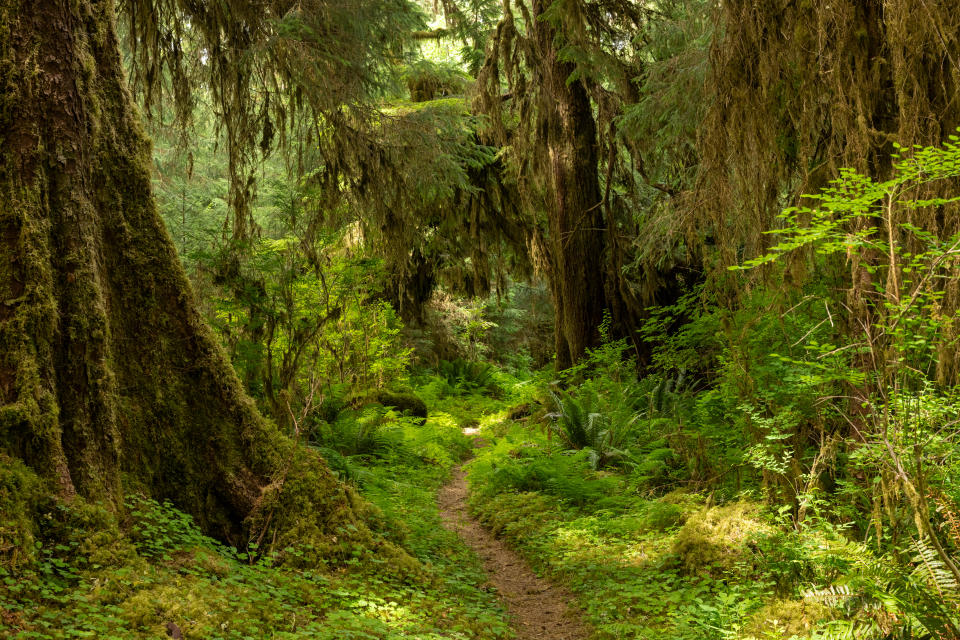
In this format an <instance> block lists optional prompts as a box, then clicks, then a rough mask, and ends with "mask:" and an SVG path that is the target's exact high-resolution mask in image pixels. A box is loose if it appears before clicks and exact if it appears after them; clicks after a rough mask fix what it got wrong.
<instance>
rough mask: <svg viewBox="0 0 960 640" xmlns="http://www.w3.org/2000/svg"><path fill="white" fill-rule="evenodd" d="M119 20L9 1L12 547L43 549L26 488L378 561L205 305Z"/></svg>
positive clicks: (7, 282) (4, 115)
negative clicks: (203, 311)
mask: <svg viewBox="0 0 960 640" xmlns="http://www.w3.org/2000/svg"><path fill="white" fill-rule="evenodd" d="M113 6H114V5H113V3H109V2H108V3H97V2H90V1H89V0H81V1H79V2H77V1H76V0H63V1H62V2H50V3H43V4H42V5H35V4H33V3H28V2H26V1H25V0H3V2H2V3H0V35H3V36H4V37H3V38H2V39H0V87H3V88H4V91H3V94H2V95H3V110H2V111H0V125H2V127H0V259H2V260H3V262H4V264H9V265H12V268H10V269H3V270H0V344H2V345H3V351H2V352H0V455H2V456H4V458H3V460H14V461H16V460H19V462H15V463H13V462H12V463H11V465H13V466H11V467H10V468H11V469H13V471H12V472H10V473H12V474H13V475H10V476H5V478H6V479H5V480H4V482H5V483H7V484H10V485H11V486H12V485H13V484H16V483H19V484H18V485H17V486H22V490H18V491H17V492H16V497H15V498H14V497H7V498H3V499H4V500H8V501H11V500H12V502H10V505H11V508H12V509H13V511H11V514H13V515H11V516H10V518H11V519H10V521H9V526H8V525H7V524H5V525H4V527H7V528H9V532H8V534H7V535H9V536H10V537H11V539H12V538H13V537H15V538H16V540H17V542H16V543H15V548H20V547H21V546H22V544H23V543H22V541H23V540H28V539H29V537H30V536H32V535H35V531H36V528H35V526H36V523H35V522H34V524H31V518H33V519H34V520H35V515H36V505H37V504H39V503H38V502H37V499H38V498H39V497H40V495H41V493H42V492H40V490H39V488H38V487H39V486H40V485H38V484H37V483H36V482H34V481H33V480H31V478H32V477H33V476H31V475H30V474H31V473H32V474H34V475H35V476H39V477H41V478H43V479H44V481H46V482H48V483H49V486H51V487H53V488H54V491H52V492H51V491H49V490H48V491H47V493H48V494H50V493H55V494H56V495H57V497H58V499H62V500H64V501H65V503H67V504H71V505H75V506H76V508H80V507H82V506H83V505H87V504H92V503H95V502H97V501H101V502H102V503H103V504H104V505H108V506H110V508H111V509H113V510H114V511H117V510H120V509H121V496H122V495H123V494H124V493H128V492H133V491H142V492H144V493H146V494H147V495H150V496H152V497H154V498H156V499H158V500H163V499H169V500H171V501H172V502H173V503H174V504H175V505H177V506H178V507H179V508H180V509H182V510H184V511H186V512H188V513H190V514H191V515H192V516H193V517H194V518H195V519H196V521H197V522H198V524H199V525H200V526H201V528H202V529H203V530H204V532H206V533H207V534H210V535H213V536H215V537H217V538H220V539H221V540H226V541H228V542H230V543H232V544H235V545H241V546H242V545H246V544H247V543H249V542H250V541H252V540H253V539H259V538H261V537H263V536H264V533H265V532H266V534H267V536H266V537H263V540H265V541H269V542H271V543H273V542H278V541H279V542H283V543H284V544H294V543H310V544H313V543H316V548H317V549H318V551H317V555H316V558H314V559H315V560H318V559H320V558H321V557H323V556H324V554H327V553H332V552H333V549H334V547H333V546H331V544H330V543H329V541H330V539H331V536H333V535H336V536H338V540H340V541H341V543H340V544H345V545H351V544H352V545H355V546H359V547H364V548H379V546H382V543H381V542H379V541H378V539H377V537H376V536H374V535H373V534H371V533H370V531H369V529H368V528H367V527H366V526H365V525H364V523H363V519H362V517H361V516H360V515H359V513H361V512H362V509H360V508H358V503H357V501H356V500H352V499H351V497H350V496H349V494H348V493H347V492H346V491H345V489H344V487H342V486H341V485H340V484H339V483H338V482H337V481H336V480H335V478H334V477H333V476H332V474H331V473H330V472H329V470H328V469H327V467H326V466H325V465H324V464H323V462H322V461H320V460H319V459H317V458H316V457H315V456H314V457H313V458H312V459H306V458H304V455H305V454H304V453H302V452H301V451H300V450H299V449H297V448H296V445H295V444H294V443H292V442H291V441H290V440H289V439H287V438H285V437H284V436H282V435H281V434H280V433H279V432H278V431H277V428H276V426H275V425H273V424H272V423H270V422H269V421H266V420H264V418H263V417H262V416H261V415H260V414H259V413H258V412H257V410H256V408H255V407H254V405H253V402H252V401H251V400H250V399H249V398H248V397H247V396H246V395H245V393H244V391H243V387H242V385H241V383H240V381H239V380H238V378H237V376H236V374H235V373H234V371H233V369H232V368H231V367H230V364H229V361H228V359H227V357H226V355H225V354H224V352H223V350H222V348H221V347H220V346H219V345H218V343H217V341H216V339H215V338H214V336H213V334H212V332H211V331H210V329H209V328H208V327H207V326H206V325H205V324H204V322H203V320H202V318H201V317H200V315H199V313H198V312H197V310H196V305H195V302H194V297H193V292H192V291H191V288H190V285H189V283H188V281H187V278H186V276H185V274H184V273H183V270H182V267H181V266H180V262H179V260H178V258H177V255H176V253H175V250H174V247H173V244H172V243H171V241H170V239H169V237H168V235H167V232H166V230H165V229H164V227H163V224H162V222H161V219H160V217H159V215H158V213H157V210H156V206H155V203H154V200H153V196H152V194H151V189H150V177H151V176H150V171H151V155H150V144H149V141H148V139H147V138H146V136H145V134H144V132H143V130H142V128H141V126H140V124H139V122H138V120H137V117H136V111H135V109H134V107H133V104H132V101H131V97H130V94H129V92H128V90H127V86H126V83H125V80H124V76H123V69H122V67H121V60H120V54H119V47H118V42H117V39H116V34H115V31H114V22H115V16H114V15H113ZM63 34H69V35H70V37H69V38H64V37H62V36H63ZM8 88H15V90H11V91H9V92H8V91H7V89H8ZM290 460H294V461H295V464H293V465H291V464H290V463H289V461H290ZM2 468H3V469H6V468H7V465H3V466H2ZM37 482H39V481H37ZM7 493H9V494H10V495H11V496H13V495H14V494H13V492H12V490H11V491H8V492H7ZM75 494H79V496H80V498H85V499H86V500H83V499H80V498H75V497H74V495H75ZM4 514H6V510H4ZM5 522H6V521H5ZM344 527H346V528H344ZM5 530H6V529H5Z"/></svg>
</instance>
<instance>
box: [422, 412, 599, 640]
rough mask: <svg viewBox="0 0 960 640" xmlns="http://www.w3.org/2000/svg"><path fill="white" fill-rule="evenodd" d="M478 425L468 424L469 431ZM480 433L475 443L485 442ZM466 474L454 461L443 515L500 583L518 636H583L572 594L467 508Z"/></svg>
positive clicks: (552, 639)
mask: <svg viewBox="0 0 960 640" xmlns="http://www.w3.org/2000/svg"><path fill="white" fill-rule="evenodd" d="M471 431H473V432H474V433H475V430H473V429H465V430H464V433H466V434H467V435H474V434H473V433H470V432H471ZM484 445H485V443H483V441H482V440H480V439H479V438H476V439H475V440H474V446H475V447H480V446H484ZM467 496H468V488H467V478H466V473H465V472H464V471H463V468H462V467H459V466H458V467H455V468H454V469H453V475H452V477H451V479H450V481H449V482H448V483H447V484H445V485H444V486H443V487H442V488H441V489H440V493H439V499H438V501H439V504H440V518H441V520H442V521H443V525H444V526H445V527H446V528H447V529H449V530H451V531H453V532H455V533H456V534H457V535H459V536H460V538H461V539H462V540H463V541H464V543H466V545H467V546H468V547H470V548H471V549H473V550H474V551H475V552H476V553H477V555H478V556H479V557H480V559H481V561H482V562H483V568H484V570H485V571H486V573H487V576H488V577H489V581H490V584H492V585H493V586H494V587H496V589H497V591H498V593H499V594H500V597H501V598H502V600H503V602H504V604H505V605H506V606H507V609H508V611H509V612H510V615H511V618H512V621H513V628H514V631H516V633H517V640H581V639H585V638H587V637H588V636H589V633H588V632H587V629H586V627H585V626H584V625H583V624H582V623H581V622H580V620H579V616H578V614H577V613H576V612H575V611H574V610H573V608H572V607H569V606H568V603H569V602H571V601H572V596H571V595H570V594H569V593H567V592H566V591H564V590H563V589H561V588H560V587H557V586H556V585H554V584H552V583H550V582H549V581H548V580H544V579H543V578H540V577H538V576H537V575H536V574H535V573H534V572H533V570H531V569H530V566H529V565H528V564H527V562H526V561H525V560H524V559H523V558H521V557H520V556H519V555H518V554H517V553H516V552H514V551H513V550H512V549H510V548H509V547H508V546H507V545H506V544H505V543H504V542H502V541H501V540H497V539H496V538H495V537H494V536H493V534H491V533H490V532H489V531H487V530H486V529H485V528H483V526H482V525H481V524H480V523H479V522H477V521H476V520H475V519H474V518H473V517H472V516H471V515H470V513H469V511H468V509H467Z"/></svg>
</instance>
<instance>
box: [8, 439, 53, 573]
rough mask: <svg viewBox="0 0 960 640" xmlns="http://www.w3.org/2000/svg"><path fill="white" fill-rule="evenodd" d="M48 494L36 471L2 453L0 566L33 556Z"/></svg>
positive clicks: (27, 560)
mask: <svg viewBox="0 0 960 640" xmlns="http://www.w3.org/2000/svg"><path fill="white" fill-rule="evenodd" d="M49 494H50V488H49V487H48V486H47V485H46V483H45V482H44V481H43V480H42V479H41V478H40V477H39V476H38V475H37V474H36V473H34V472H33V471H31V470H30V469H28V468H27V466H26V465H24V464H23V463H22V462H21V461H20V460H17V459H14V458H10V457H8V456H6V455H3V454H0V567H8V568H14V569H15V568H16V567H18V566H21V565H23V564H27V563H30V562H31V561H32V560H33V559H34V557H35V553H36V547H35V546H34V542H35V541H36V539H37V536H38V533H39V531H38V518H39V517H40V515H41V511H42V507H43V506H47V503H48V502H49V498H47V496H48V495H49Z"/></svg>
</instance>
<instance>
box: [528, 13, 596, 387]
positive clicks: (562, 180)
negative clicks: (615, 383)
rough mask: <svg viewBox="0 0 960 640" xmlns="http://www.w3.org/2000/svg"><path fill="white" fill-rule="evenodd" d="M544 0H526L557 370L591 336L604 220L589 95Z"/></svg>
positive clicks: (575, 356) (592, 340) (587, 343)
mask: <svg viewBox="0 0 960 640" xmlns="http://www.w3.org/2000/svg"><path fill="white" fill-rule="evenodd" d="M550 4H551V2H550V1H549V0H533V2H532V3H531V11H532V17H533V19H534V20H533V23H532V24H531V25H530V28H531V29H532V30H533V36H534V37H533V42H534V46H535V47H536V49H537V56H538V58H539V60H540V61H541V62H540V67H539V70H540V75H541V77H540V78H539V79H538V80H539V81H542V82H543V87H542V91H541V92H540V96H541V100H540V104H539V108H538V118H539V121H538V126H537V129H538V132H539V134H540V135H543V136H544V137H545V141H546V148H547V152H548V155H549V158H548V160H547V162H548V166H549V170H550V181H549V185H550V194H549V197H548V201H547V208H548V211H547V215H548V218H549V231H550V263H551V274H550V276H551V288H552V290H553V296H554V301H555V304H556V348H557V368H558V369H565V368H567V367H569V366H571V365H572V364H573V363H575V362H577V360H579V359H580V357H581V356H582V355H583V353H584V351H585V350H586V349H587V348H589V347H593V346H596V345H597V343H598V342H599V338H600V334H599V327H600V323H601V322H602V321H603V310H604V308H606V302H605V297H604V274H605V273H606V269H605V267H604V235H605V229H606V225H605V223H604V216H603V209H602V207H601V194H600V180H599V177H598V169H597V167H598V158H597V153H598V152H597V132H596V124H595V122H594V118H593V110H592V107H591V104H590V97H589V96H588V95H587V91H586V89H584V86H583V84H582V83H581V82H580V81H579V80H574V81H572V82H568V79H569V78H570V77H571V75H572V74H573V73H574V71H575V66H574V65H573V63H570V62H563V61H561V60H560V58H559V56H558V52H557V49H556V46H555V40H556V32H555V29H554V28H553V27H552V26H551V25H550V23H549V22H547V21H544V20H542V19H541V18H542V16H543V14H544V12H545V11H546V10H547V8H548V7H549V6H550Z"/></svg>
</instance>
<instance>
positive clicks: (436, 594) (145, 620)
mask: <svg viewBox="0 0 960 640" xmlns="http://www.w3.org/2000/svg"><path fill="white" fill-rule="evenodd" d="M439 415H440V414H439V413H436V412H435V413H434V414H433V415H432V416H431V419H430V422H428V423H427V425H425V426H413V425H411V424H408V423H403V422H402V420H401V419H400V418H397V417H394V418H393V422H394V423H395V424H394V426H395V428H396V429H398V430H399V431H401V432H402V436H403V442H404V443H406V444H405V445H404V446H405V447H406V448H408V449H409V450H411V451H424V452H425V450H426V449H428V448H429V447H428V445H433V447H435V448H436V449H435V451H441V452H443V455H429V456H428V455H423V456H388V457H387V458H377V462H376V464H373V465H370V464H366V463H365V458H363V457H357V458H352V459H351V460H350V462H351V464H352V465H353V467H354V469H356V470H358V471H360V472H361V473H362V475H363V477H364V478H365V481H364V482H363V486H364V495H365V497H366V498H367V499H369V500H370V501H371V502H372V503H373V505H375V506H372V507H370V506H368V507H367V509H368V511H369V513H368V521H369V523H370V526H372V527H374V528H376V529H377V530H378V531H382V532H383V534H384V535H385V536H387V537H388V538H389V539H390V540H392V541H394V542H395V543H397V544H404V545H407V546H406V548H407V549H409V551H410V553H411V554H413V556H414V557H415V558H416V563H415V566H412V567H411V566H409V565H401V564H398V563H395V561H393V560H391V559H390V558H389V556H386V555H384V554H382V553H381V552H375V553H370V551H372V550H366V549H359V548H356V547H352V548H351V549H350V550H347V551H346V553H343V554H342V555H340V556H339V557H332V556H329V555H328V556H327V557H326V560H327V561H328V562H330V564H331V565H334V564H335V565H336V566H335V567H331V569H325V568H324V567H323V565H313V566H309V567H306V566H304V567H301V568H299V569H294V568H292V567H291V563H290V562H287V561H284V566H280V561H281V559H283V558H284V557H285V556H286V557H296V556H297V555H298V554H304V553H307V550H305V549H302V548H299V547H296V546H291V547H288V548H286V549H282V550H279V549H278V550H276V552H274V553H265V552H264V550H263V549H259V548H258V547H257V545H256V541H251V542H250V544H248V545H247V548H246V549H245V550H242V551H240V550H236V549H233V548H230V547H227V546H225V545H224V544H222V543H220V542H217V541H215V540H212V539H210V538H208V537H205V536H204V535H202V533H201V532H200V531H199V530H198V529H197V528H196V526H195V525H194V523H193V521H192V519H191V518H190V517H189V516H188V515H187V514H184V513H182V512H181V511H179V510H177V509H176V508H175V507H174V506H173V505H172V504H170V503H169V502H163V503H161V502H158V501H155V500H152V499H149V498H145V497H143V496H139V495H131V496H128V497H127V498H126V506H127V519H126V521H125V523H124V527H123V530H122V531H121V529H120V528H119V527H118V526H117V523H116V521H115V520H113V519H112V518H111V517H110V515H109V512H107V511H106V510H105V509H102V508H96V507H92V506H89V505H84V504H83V503H82V501H80V500H75V501H74V502H73V503H72V504H70V505H64V504H59V505H51V507H50V511H49V512H48V513H47V514H46V516H44V517H43V518H42V519H40V522H41V523H42V527H41V528H40V529H38V530H37V533H36V538H35V539H34V541H33V543H32V546H33V548H34V552H33V554H32V556H31V557H30V558H29V560H28V559H27V558H26V557H25V556H21V562H20V563H19V564H18V565H17V566H15V567H13V568H12V569H13V570H11V567H10V566H9V565H6V564H4V565H0V636H3V637H5V638H6V637H9V638H16V639H23V640H26V639H28V638H32V639H42V640H47V639H49V640H61V639H66V638H77V637H96V638H107V639H113V638H116V639H120V638H123V639H124V640H128V639H131V638H156V637H164V636H166V635H167V630H166V625H167V623H173V624H175V625H177V627H178V628H179V629H180V630H181V631H182V633H183V634H184V636H185V637H190V638H222V639H224V640H241V639H243V638H261V637H273V638H287V639H290V640H294V639H297V638H321V639H324V638H325V639H329V640H341V639H343V638H358V639H359V638H382V639H384V640H399V639H400V638H410V637H417V638H431V639H434V638H435V639H437V640H439V639H440V638H460V639H470V638H476V639H477V640H480V639H483V640H488V639H495V638H506V637H508V635H509V627H508V625H507V622H506V616H505V613H504V611H503V610H502V608H501V606H500V605H499V603H498V601H497V600H496V598H495V597H494V595H493V594H492V593H490V592H489V591H488V590H487V589H486V588H484V583H485V576H484V574H483V572H482V569H481V567H480V565H479V562H478V560H477V558H476V556H474V555H473V554H472V552H470V551H469V550H468V549H467V548H466V547H464V546H463V545H462V543H460V542H459V541H458V539H457V538H456V535H455V534H453V533H451V532H449V531H447V530H446V529H444V528H443V527H442V526H440V520H439V515H438V513H437V506H436V502H435V491H436V489H437V488H438V487H439V485H440V484H441V483H442V482H443V481H444V479H445V478H446V475H447V473H448V470H449V468H450V466H451V465H452V464H453V461H454V460H455V459H457V458H459V457H460V456H462V455H463V454H464V453H465V451H466V450H467V448H468V447H469V443H468V442H467V441H466V438H465V437H464V436H463V434H462V433H461V432H460V429H459V427H457V426H456V424H454V423H452V422H444V421H441V422H434V421H436V420H437V419H438V416H439ZM366 460H367V461H369V459H366ZM3 468H4V469H6V467H3ZM2 496H3V494H2V493H0V498H2ZM4 515H5V516H6V511H5V512H4ZM349 534H350V532H349V531H343V532H342V534H341V533H338V534H337V535H338V536H339V535H343V536H344V537H347V536H349Z"/></svg>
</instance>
